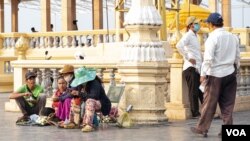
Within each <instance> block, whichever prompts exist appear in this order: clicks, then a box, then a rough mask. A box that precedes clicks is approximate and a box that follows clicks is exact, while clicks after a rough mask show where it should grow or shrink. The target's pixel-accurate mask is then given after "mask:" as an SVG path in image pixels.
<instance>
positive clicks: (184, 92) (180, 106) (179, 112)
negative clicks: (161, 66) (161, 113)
mask: <svg viewBox="0 0 250 141" xmlns="http://www.w3.org/2000/svg"><path fill="white" fill-rule="evenodd" d="M168 63H169V64H170V65H171V67H170V102H168V103H166V108H167V110H166V115H167V117H168V119H174V120H176V119H178V120H183V119H188V118H190V116H191V112H190V108H189V101H188V88H187V84H186V80H185V78H184V76H183V73H182V72H183V70H182V68H183V59H177V58H173V59H169V60H168Z"/></svg>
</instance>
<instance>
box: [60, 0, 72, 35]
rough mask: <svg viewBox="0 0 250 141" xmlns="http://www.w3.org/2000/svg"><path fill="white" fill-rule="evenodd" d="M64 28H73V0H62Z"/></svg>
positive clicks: (67, 29) (64, 29) (65, 29)
mask: <svg viewBox="0 0 250 141" xmlns="http://www.w3.org/2000/svg"><path fill="white" fill-rule="evenodd" d="M62 30H63V31H69V30H73V15H72V1H71V0H62Z"/></svg>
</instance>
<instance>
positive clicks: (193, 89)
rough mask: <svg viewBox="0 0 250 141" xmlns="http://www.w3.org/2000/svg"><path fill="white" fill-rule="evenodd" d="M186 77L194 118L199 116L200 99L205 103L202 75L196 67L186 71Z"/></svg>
mask: <svg viewBox="0 0 250 141" xmlns="http://www.w3.org/2000/svg"><path fill="white" fill-rule="evenodd" d="M184 76H185V78H186V81H187V85H188V93H189V95H188V96H189V102H190V109H191V113H192V116H193V117H196V116H199V115H200V112H199V99H200V102H201V103H203V93H202V92H201V91H200V89H199V86H200V74H199V73H198V72H197V71H196V69H195V68H194V67H189V68H187V69H186V70H184Z"/></svg>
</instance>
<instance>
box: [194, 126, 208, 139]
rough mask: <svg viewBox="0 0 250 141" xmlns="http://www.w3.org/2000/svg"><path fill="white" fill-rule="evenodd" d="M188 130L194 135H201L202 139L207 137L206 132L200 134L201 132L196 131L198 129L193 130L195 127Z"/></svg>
mask: <svg viewBox="0 0 250 141" xmlns="http://www.w3.org/2000/svg"><path fill="white" fill-rule="evenodd" d="M190 130H191V132H193V133H194V134H197V135H202V136H203V137H204V138H206V137H207V132H202V131H200V130H198V129H197V128H195V127H191V128H190Z"/></svg>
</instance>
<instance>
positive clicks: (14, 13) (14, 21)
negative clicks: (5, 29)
mask: <svg viewBox="0 0 250 141" xmlns="http://www.w3.org/2000/svg"><path fill="white" fill-rule="evenodd" d="M18 3H19V0H11V32H18Z"/></svg>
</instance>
